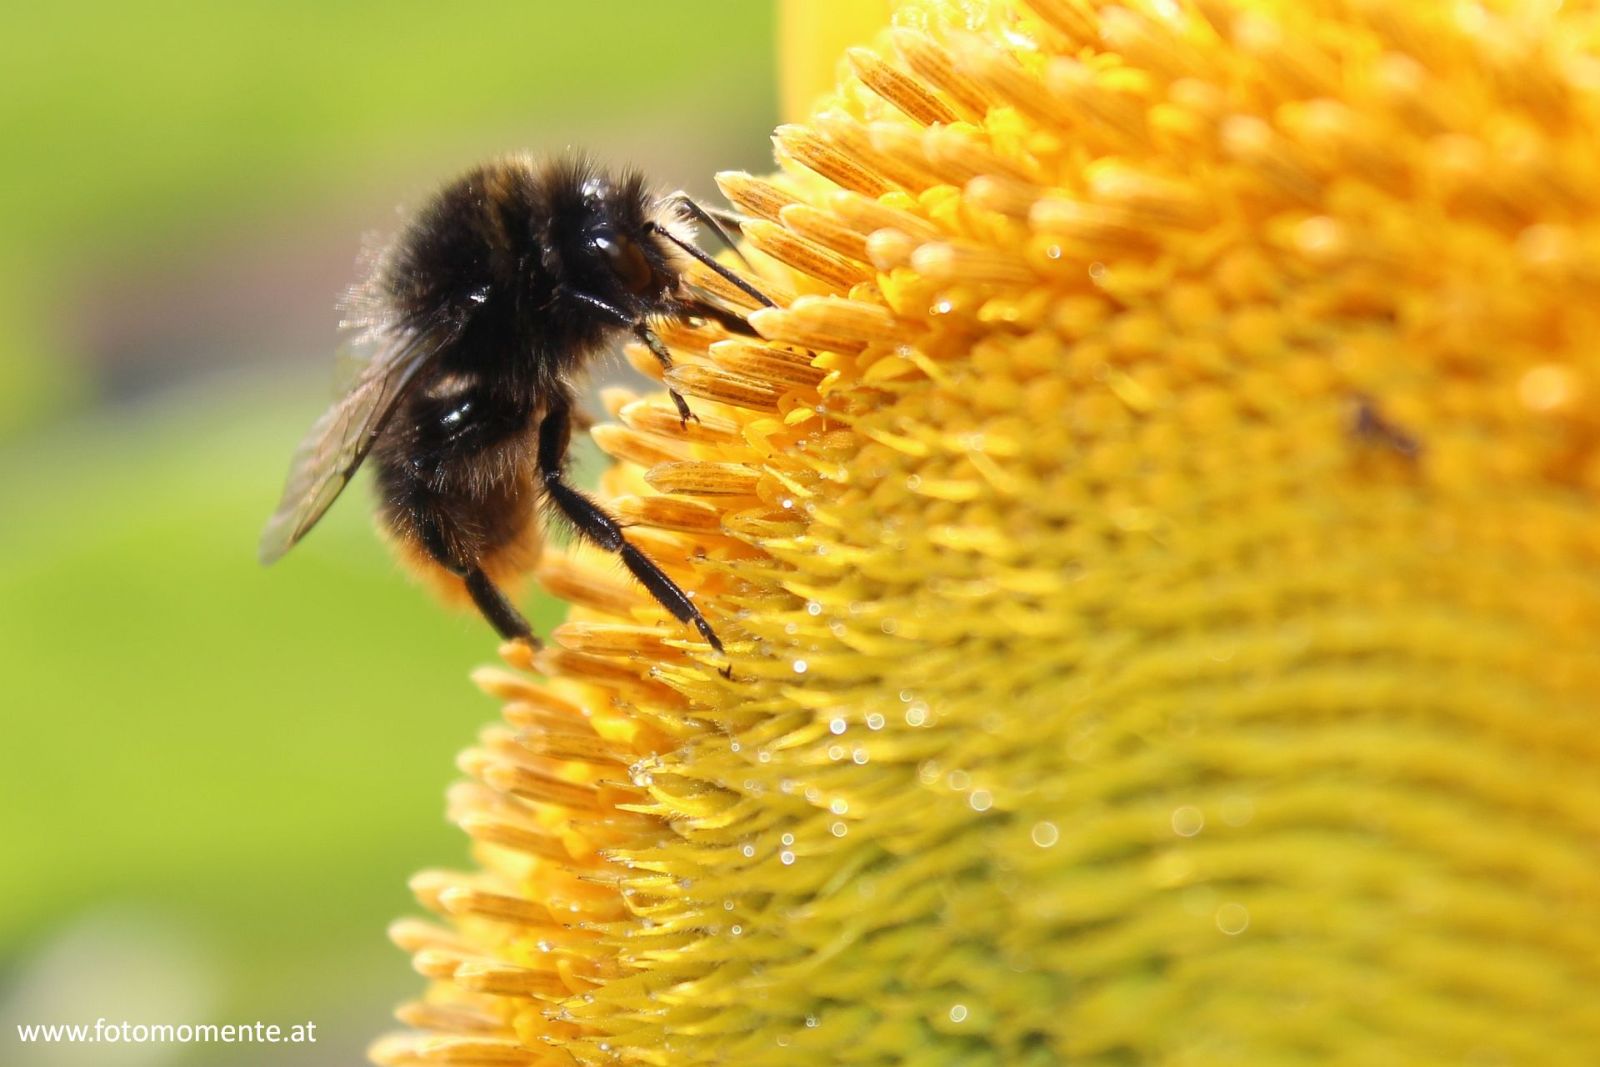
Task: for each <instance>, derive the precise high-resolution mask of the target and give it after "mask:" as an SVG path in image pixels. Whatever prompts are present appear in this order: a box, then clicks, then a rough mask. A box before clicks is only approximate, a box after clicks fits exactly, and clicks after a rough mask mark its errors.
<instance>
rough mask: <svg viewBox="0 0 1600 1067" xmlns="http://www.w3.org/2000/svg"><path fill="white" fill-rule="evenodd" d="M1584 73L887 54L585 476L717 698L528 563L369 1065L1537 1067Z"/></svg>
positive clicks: (1395, 49) (1579, 918) (995, 17)
mask: <svg viewBox="0 0 1600 1067" xmlns="http://www.w3.org/2000/svg"><path fill="white" fill-rule="evenodd" d="M806 10H808V11H815V12H816V17H825V12H826V9H825V8H824V7H823V6H821V5H818V6H817V7H815V8H807V9H806ZM1597 45H1600V16H1597V13H1596V9H1595V8H1594V6H1593V5H1590V4H1586V3H1568V4H1566V5H1561V4H1559V3H1541V2H1522V3H1512V2H1504V3H1462V4H1415V5H1384V4H1379V3H1371V2H1361V3H1342V4H1333V3H1302V2H1288V0H1282V2H1265V0H1263V2H1260V3H1244V2H1233V0H1193V2H1173V0H1132V2H1130V3H1127V4H1126V5H1121V6H1119V5H1112V4H1102V3H1099V2H1097V0H1028V3H1026V4H1022V3H1010V2H1004V0H993V2H988V3H980V2H976V0H973V2H956V0H923V2H918V0H906V2H904V3H900V4H898V5H896V7H895V10H894V12H893V17H892V20H890V21H888V22H887V24H885V25H883V26H881V27H880V28H879V29H878V30H877V31H876V32H875V33H867V34H865V35H863V36H862V37H860V39H859V41H858V43H857V44H856V45H854V46H852V47H850V48H848V49H847V51H846V52H845V54H844V55H843V56H842V57H839V58H838V62H837V64H836V65H832V66H830V68H829V69H832V70H833V71H834V73H835V74H836V83H835V84H834V86H833V87H832V89H831V90H830V91H828V92H827V93H826V94H824V95H823V96H822V97H821V98H820V99H819V100H817V101H816V102H815V104H814V106H813V107H812V108H811V110H810V111H809V113H808V114H807V115H806V116H805V117H804V118H803V120H802V121H800V122H797V123H795V124H793V125H785V126H783V127H780V128H779V129H778V130H777V132H776V134H775V137H774V142H775V146H776V157H777V163H778V171H777V173H775V174H772V175H768V176H752V175H748V174H724V175H721V176H720V182H721V186H722V188H723V190H724V192H725V193H726V195H727V196H728V198H729V199H730V200H731V201H732V202H733V203H734V204H735V205H736V206H737V207H738V208H739V209H740V210H741V211H742V212H744V213H745V214H747V215H749V216H750V217H751V218H752V219H753V220H754V221H752V222H751V223H750V224H749V225H748V226H746V227H745V229H744V234H745V239H746V241H745V245H746V247H745V252H746V255H747V256H748V257H749V258H750V260H751V261H752V264H753V265H752V267H751V269H750V277H751V280H752V281H753V282H754V283H755V284H756V285H757V286H759V287H760V288H761V289H762V290H763V291H765V292H767V293H769V294H771V295H772V296H773V297H774V298H775V300H776V302H777V304H778V305H779V306H778V307H776V308H768V309H757V308H755V307H754V306H753V304H752V303H751V302H750V301H749V298H748V297H746V296H745V295H744V294H742V293H740V292H739V291H738V290H737V289H734V288H733V287H731V286H728V285H726V284H725V283H721V282H720V280H719V279H717V278H715V277H714V276H711V275H710V274H709V273H707V274H703V275H700V276H699V277H698V278H697V281H698V282H700V283H701V284H703V285H705V286H706V287H708V288H713V289H716V290H717V291H718V292H719V293H720V294H721V295H722V296H723V297H724V298H725V299H726V300H728V301H729V302H731V303H732V304H734V305H736V306H743V307H745V308H747V309H748V310H749V323H750V325H751V326H752V327H753V329H754V331H755V332H756V333H757V334H759V336H758V337H746V336H739V335H736V334H729V333H726V332H724V331H723V330H722V329H721V328H719V327H716V326H712V325H706V326H696V327H693V328H691V327H690V326H688V325H680V326H676V327H673V328H672V329H670V330H668V331H667V334H668V337H667V339H668V341H669V342H670V343H671V344H672V345H673V347H674V348H675V350H676V351H677V353H678V354H679V356H680V365H679V366H678V367H677V368H676V369H674V370H672V371H670V372H668V373H667V375H666V380H667V382H668V383H669V384H670V385H671V386H672V387H673V388H675V389H677V390H678V391H680V392H681V393H683V394H685V395H686V396H688V397H689V398H690V403H691V404H692V405H693V407H694V409H695V412H696V414H697V415H698V416H699V421H698V422H693V423H690V424H689V425H688V427H687V428H680V426H679V423H678V419H677V417H676V415H675V413H674V411H673V408H672V406H671V404H670V402H669V401H668V400H667V399H666V397H665V395H664V393H658V394H653V395H647V396H638V397H636V396H632V395H626V394H622V393H612V394H609V396H608V404H609V409H610V414H611V416H612V418H613V420H614V421H612V422H610V423H609V424H606V425H602V426H599V427H597V428H596V429H595V430H594V436H595V439H596V441H597V442H598V443H599V445H600V447H601V448H602V449H603V450H604V451H605V452H606V453H608V454H609V455H610V456H612V457H614V459H615V460H616V463H615V465H614V466H613V467H612V468H611V469H610V470H609V471H608V472H607V474H606V475H605V477H604V481H603V485H602V492H601V495H602V497H603V498H604V499H606V500H607V501H608V503H609V506H610V507H612V508H613V509H615V511H617V512H618V513H619V514H621V515H622V516H623V517H624V518H625V519H626V520H627V521H628V522H629V523H631V524H632V529H631V531H630V536H631V537H633V538H634V539H635V540H636V542H637V543H639V544H640V545H641V547H643V548H645V549H646V550H647V551H648V552H649V553H650V554H651V555H652V556H653V558H655V559H657V560H660V561H661V562H662V563H663V565H664V566H665V567H667V568H668V569H669V570H670V571H671V573H672V574H673V576H674V577H675V578H676V579H677V580H678V581H680V582H681V583H682V584H683V585H684V587H685V588H687V589H691V590H693V591H694V593H695V595H696V597H697V600H698V601H699V602H700V603H701V604H702V605H703V606H704V608H705V610H706V611H707V613H708V615H710V616H711V617H712V619H713V622H714V624H715V625H716V626H717V628H718V631H719V633H721V634H722V635H723V636H724V638H725V639H726V640H727V642H728V651H729V658H728V659H727V660H726V661H724V660H722V659H721V658H719V657H715V656H713V655H712V654H711V653H710V652H709V651H708V650H707V649H706V648H705V647H704V646H703V645H702V644H700V643H698V642H696V641H694V640H692V635H688V634H686V633H685V632H683V631H682V630H681V629H680V628H678V627H677V626H676V625H674V624H672V622H671V620H670V619H667V618H665V617H664V616H663V615H662V613H661V611H660V609H659V608H657V607H656V606H655V605H654V604H653V603H652V602H650V601H649V600H648V599H647V598H646V597H645V595H644V594H643V593H642V592H641V591H639V590H638V589H636V588H635V587H633V586H631V585H630V584H629V583H628V582H627V581H626V580H625V579H624V578H623V577H622V576H620V575H619V574H618V573H617V571H616V569H615V567H614V566H613V565H612V564H611V562H610V561H609V560H608V559H606V558H605V557H602V556H598V555H595V554H591V553H588V552H585V551H581V550H579V551H575V552H570V553H566V554H560V553H554V552H552V553H551V554H550V556H549V557H548V558H547V560H546V562H545V563H544V564H543V570H542V572H541V579H542V581H543V583H544V585H545V587H546V588H547V589H550V590H551V591H553V592H555V593H557V594H558V595H560V596H562V597H564V598H566V599H567V600H569V601H570V602H571V603H572V611H571V614H570V616H569V620H568V621H567V622H566V623H565V624H564V625H563V626H561V627H560V628H559V629H558V630H557V631H556V633H555V646H554V647H552V648H550V649H547V650H546V651H544V652H542V653H540V654H538V655H537V656H536V657H533V658H528V657H527V656H526V655H524V654H519V652H518V650H516V649H513V648H509V647H508V649H506V650H505V655H506V657H507V659H508V663H507V665H506V666H505V667H503V668H494V669H486V670H483V671H481V672H480V673H479V674H478V676H477V680H478V683H479V684H480V685H481V686H482V687H483V688H484V689H486V690H487V691H488V692H490V693H491V694H493V695H494V696H496V697H498V698H500V699H501V700H502V701H503V703H504V708H503V716H502V721H500V722H499V723H497V724H495V725H493V726H491V727H489V728H488V729H486V730H485V731H484V733H483V735H482V737H481V739H480V742H479V744H478V745H477V746H476V747H475V748H473V749H472V750H470V751H468V752H467V753H465V754H464V755H463V757H462V760H461V766H462V769H463V771H464V772H465V773H466V775H467V777H468V781H466V782H465V783H463V784H461V785H459V786H457V787H456V788H455V789H454V790H453V791H452V793H451V796H450V808H451V813H452V817H453V818H454V819H455V820H456V821H457V822H458V823H459V824H460V826H461V827H462V829H463V830H464V831H465V832H466V833H467V834H468V835H469V836H470V837H471V838H472V840H473V841H474V842H475V846H476V848H475V856H476V861H477V863H478V868H477V869H476V870H473V871H470V872H429V873H426V874H423V875H420V876H418V878H417V879H416V880H415V882H414V884H413V888H414V889H415V890H416V893H417V895H418V897H419V899H420V900H421V901H422V903H423V904H424V905H425V906H426V907H427V909H428V910H429V911H431V912H433V913H434V914H435V916H436V917H437V919H436V920H435V921H427V922H424V921H405V922H402V923H399V924H397V925H396V926H395V927H394V929H393V935H394V938H395V940H396V941H397V942H398V943H399V944H400V945H401V947H402V948H404V949H405V950H406V951H408V952H410V953H411V954H412V956H413V960H414V962H415V966H416V968H417V970H419V971H420V972H421V973H422V974H424V975H425V976H427V977H428V978H429V979H431V982H430V983H429V985H428V988H427V991H426V993H425V995H424V996H423V997H422V998H421V999H420V1000H418V1001H417V1002H415V1003H412V1004H409V1005H406V1006H405V1007H403V1008H402V1009H401V1010H400V1013H399V1015H400V1018H401V1019H402V1020H403V1021H404V1022H405V1023H407V1024H408V1025H410V1026H411V1027H413V1028H414V1031H413V1032H411V1033H407V1034H403V1035H397V1036H394V1037H390V1038H386V1039H384V1040H383V1041H381V1042H379V1044H378V1045H377V1046H375V1048H374V1052H373V1055H374V1058H375V1060H377V1062H379V1063H382V1064H388V1065H413V1064H437V1063H458V1064H529V1065H532V1064H583V1065H600V1064H649V1065H662V1067H666V1065H674V1067H676V1065H689V1064H714V1063H716V1064H740V1065H751V1067H759V1065H763V1064H791V1063H803V1064H816V1063H824V1064H891V1063H909V1064H917V1065H942V1064H950V1065H954V1064H962V1065H971V1064H978V1065H997V1067H998V1065H1006V1067H1011V1065H1032V1064H1058V1063H1074V1064H1077V1063H1082V1064H1105V1065H1129V1064H1140V1063H1164V1064H1183V1065H1203V1064H1219V1065H1220V1064H1278V1063H1296V1064H1299V1063H1324V1062H1351V1063H1362V1064H1378V1063H1407V1064H1412V1063H1462V1062H1468V1063H1496V1064H1499V1063H1526V1064H1540V1065H1546V1064H1562V1063H1573V1064H1587V1063H1592V1062H1594V1060H1595V1058H1596V1056H1597V1054H1600V998H1597V997H1596V996H1595V990H1597V989H1600V776H1597V774H1596V768H1597V767H1600V728H1597V727H1600V721H1597V717H1596V714H1595V701H1596V697H1595V694H1596V693H1597V692H1600V654H1597V652H1596V636H1595V635H1596V634H1597V633H1600V501H1597V491H1600V447H1597V432H1600V417H1597V411H1600V408H1597V406H1596V404H1595V390H1596V388H1597V385H1600V299H1597V298H1600V159H1597V156H1596V152H1595V145H1596V144H1600V49H1597ZM830 63H831V61H830ZM636 362H637V363H638V364H639V366H640V368H641V369H642V370H644V371H645V372H646V373H652V372H653V373H656V374H657V375H659V373H660V372H659V370H653V367H654V364H653V361H651V360H650V359H649V358H648V356H647V355H646V356H645V357H644V358H641V359H637V360H636ZM724 666H727V667H729V675H730V676H727V677H725V676H724V674H723V673H722V668H723V667H724Z"/></svg>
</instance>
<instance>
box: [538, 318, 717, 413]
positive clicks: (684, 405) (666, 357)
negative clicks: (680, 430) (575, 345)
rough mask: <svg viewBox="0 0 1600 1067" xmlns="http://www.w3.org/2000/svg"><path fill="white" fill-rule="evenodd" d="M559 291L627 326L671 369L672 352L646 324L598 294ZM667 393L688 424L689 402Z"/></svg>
mask: <svg viewBox="0 0 1600 1067" xmlns="http://www.w3.org/2000/svg"><path fill="white" fill-rule="evenodd" d="M560 291H561V292H562V293H563V294H564V295H566V296H568V297H571V298H572V299H573V300H579V301H582V302H583V303H585V304H588V305H589V306H590V307H591V308H593V309H594V310H596V311H598V312H600V313H601V314H602V315H605V316H606V317H607V318H609V319H611V321H613V322H615V323H616V324H617V325H618V326H627V327H629V328H630V329H632V330H633V334H634V336H635V337H637V338H638V339H639V340H641V341H643V342H644V346H645V347H646V348H648V349H649V350H650V354H651V355H653V356H655V357H656V360H657V361H658V362H660V364H661V366H662V368H663V369H665V370H671V369H672V353H671V352H669V351H667V346H666V345H664V344H662V343H661V338H659V337H657V336H656V335H655V331H653V330H651V329H650V327H649V325H648V324H646V323H644V322H642V321H640V320H637V319H634V318H631V317H630V316H629V315H628V313H627V312H625V311H623V310H622V309H621V308H617V307H612V306H611V305H610V304H608V303H606V302H605V301H604V300H602V299H600V298H599V297H598V296H591V295H590V294H588V293H581V292H578V291H577V290H576V289H566V288H563V289H562V290H560ZM667 394H668V395H669V396H671V397H672V403H673V405H674V406H675V407H677V409H678V421H679V422H681V423H682V424H683V425H684V426H688V425H689V420H690V419H693V418H694V412H692V411H690V410H689V402H688V401H686V400H685V399H683V396H682V394H680V393H679V392H678V391H677V390H676V389H673V388H672V387H670V386H668V388H667ZM695 421H696V422H698V421H699V420H698V419H696V420H695Z"/></svg>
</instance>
